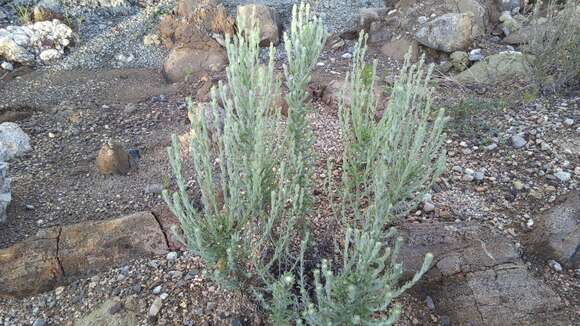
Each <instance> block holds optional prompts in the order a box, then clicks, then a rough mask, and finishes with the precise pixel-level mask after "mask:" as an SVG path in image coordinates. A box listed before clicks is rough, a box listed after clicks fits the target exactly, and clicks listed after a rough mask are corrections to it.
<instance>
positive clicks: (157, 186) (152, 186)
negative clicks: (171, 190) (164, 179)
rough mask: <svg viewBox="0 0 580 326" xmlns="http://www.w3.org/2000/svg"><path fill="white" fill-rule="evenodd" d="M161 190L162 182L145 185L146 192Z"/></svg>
mask: <svg viewBox="0 0 580 326" xmlns="http://www.w3.org/2000/svg"><path fill="white" fill-rule="evenodd" d="M161 192H163V185H162V184H160V183H154V184H150V185H147V186H146V187H145V193H146V194H160V193H161Z"/></svg>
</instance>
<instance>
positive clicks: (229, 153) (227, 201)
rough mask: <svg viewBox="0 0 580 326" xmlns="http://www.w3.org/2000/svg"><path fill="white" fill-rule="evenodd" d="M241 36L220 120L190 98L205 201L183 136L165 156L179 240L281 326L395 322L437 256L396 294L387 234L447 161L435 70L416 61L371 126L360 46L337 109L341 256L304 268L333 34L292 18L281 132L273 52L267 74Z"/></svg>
mask: <svg viewBox="0 0 580 326" xmlns="http://www.w3.org/2000/svg"><path fill="white" fill-rule="evenodd" d="M248 24H249V25H248ZM238 31H239V32H238V33H237V35H236V36H235V37H233V38H232V37H229V36H228V37H226V42H225V43H226V50H227V53H228V59H229V62H230V65H229V67H228V68H227V70H226V72H227V82H228V83H227V85H228V86H227V87H226V86H224V85H223V84H222V83H220V85H219V87H218V88H217V89H213V90H212V103H211V106H212V112H211V116H210V117H209V118H208V117H206V114H204V113H203V112H198V111H196V107H197V106H196V105H195V104H194V103H192V101H191V100H188V107H189V110H190V114H191V115H194V116H195V119H191V121H192V125H191V128H192V133H191V134H192V135H193V136H192V137H191V142H190V151H189V153H190V155H191V162H192V166H193V168H194V171H193V172H194V181H195V182H194V183H195V187H196V188H198V189H199V192H200V193H201V199H200V204H199V205H197V204H195V201H194V200H193V199H191V194H190V189H189V188H188V184H189V183H188V180H186V179H185V176H184V174H183V171H182V162H181V155H182V154H181V151H180V148H179V142H178V140H177V138H176V137H174V138H173V145H172V147H171V148H170V149H169V150H168V153H169V158H170V162H171V166H172V169H173V173H174V175H175V180H176V183H177V191H175V192H173V193H170V192H169V190H165V191H164V193H163V196H164V199H165V201H166V202H167V203H168V205H169V207H170V208H171V210H172V212H173V213H174V214H175V215H176V216H177V217H178V218H179V220H180V222H181V227H182V230H183V234H184V239H183V240H184V242H185V243H186V244H187V245H188V247H189V248H190V250H192V251H193V252H194V253H196V254H197V255H199V256H200V257H201V258H202V259H203V261H204V263H205V265H206V268H207V269H208V270H209V271H210V272H211V273H210V275H211V276H212V277H213V278H214V279H215V280H216V281H217V282H218V283H219V284H220V285H222V286H225V287H230V288H236V289H242V290H246V291H249V292H251V293H254V294H255V295H256V298H257V300H258V302H260V303H261V304H262V306H263V308H264V309H265V310H266V311H267V312H268V313H269V314H270V318H271V322H272V323H273V324H274V325H292V324H299V325H300V324H308V325H349V324H353V325H359V324H360V325H374V324H376V325H388V324H392V323H393V322H395V321H396V320H397V319H398V316H399V315H400V313H401V308H400V307H399V306H397V305H393V304H392V301H393V300H394V299H395V298H396V297H397V296H399V295H400V294H401V293H403V292H404V291H405V290H407V289H408V288H409V287H411V286H412V285H413V284H414V283H416V282H417V280H418V279H419V278H420V277H421V276H422V275H423V274H424V273H425V272H426V271H427V269H428V267H429V265H430V263H431V259H432V256H431V255H427V257H426V259H425V262H424V264H423V267H422V268H421V270H420V271H418V272H417V274H416V275H415V277H414V278H413V279H412V280H410V281H408V282H406V283H403V285H400V284H399V281H400V278H401V277H402V274H403V266H402V264H401V263H400V262H399V260H398V259H399V257H398V251H399V246H400V243H401V239H400V238H398V237H396V232H395V231H394V229H389V230H388V231H387V230H385V226H386V225H388V224H389V222H391V221H393V219H395V218H396V217H397V216H398V215H399V214H401V209H400V207H406V206H405V205H404V203H409V202H412V201H413V200H414V198H417V197H418V196H420V193H421V192H422V191H424V190H425V189H426V188H427V187H428V186H429V185H430V183H431V182H432V180H433V179H434V178H435V177H436V176H438V174H439V173H440V172H441V166H442V163H443V162H444V155H443V153H442V147H441V146H442V139H443V138H442V128H443V124H444V118H443V114H442V113H440V114H439V116H438V117H437V118H436V119H435V121H433V122H432V121H429V120H428V111H429V107H430V95H431V90H430V89H429V88H428V81H429V73H425V72H424V67H423V65H422V64H419V65H410V64H409V62H408V60H407V61H406V63H405V66H404V68H403V70H402V73H401V77H400V79H399V81H398V82H397V83H396V84H395V86H394V88H393V91H392V94H391V99H390V102H389V105H388V107H387V108H386V110H385V114H384V115H383V118H382V119H381V120H380V121H379V122H375V121H374V119H373V117H374V113H375V112H376V110H377V108H378V105H379V102H378V101H377V99H376V98H375V97H374V94H373V92H372V90H373V88H374V80H375V78H376V73H375V71H376V65H367V64H365V62H364V60H365V53H366V48H365V46H364V38H362V37H361V39H360V40H359V44H358V46H357V51H356V52H355V55H354V58H353V69H352V73H351V74H350V75H349V77H347V83H346V84H347V85H348V86H347V87H349V88H348V89H345V92H349V93H350V96H351V98H352V101H351V102H350V104H349V105H347V104H345V103H344V102H342V103H341V106H340V114H339V116H340V121H341V127H342V137H343V146H344V155H343V162H342V164H343V169H342V171H343V175H342V178H341V180H340V181H339V182H338V183H337V184H334V183H332V182H329V188H332V187H334V188H335V189H337V190H338V191H335V192H337V193H338V194H339V196H338V197H339V198H338V201H339V202H338V203H336V204H334V205H333V206H334V207H335V208H336V209H335V213H336V214H337V217H339V218H340V219H341V220H342V221H343V227H344V230H345V232H344V233H345V238H344V241H343V242H342V243H341V244H340V247H341V252H342V254H341V255H339V257H326V258H327V259H325V260H322V262H321V264H320V265H319V267H318V268H316V269H315V270H307V267H306V263H305V261H306V259H307V258H306V257H305V256H306V252H308V248H309V246H312V245H313V243H315V242H314V241H311V237H310V235H309V233H308V229H307V228H300V227H299V226H301V225H302V220H304V219H305V218H306V216H307V214H308V213H309V211H310V209H311V208H312V202H311V201H310V200H309V199H310V197H311V196H312V193H313V182H312V172H313V170H314V164H313V163H314V150H313V143H314V142H313V139H314V137H313V133H312V130H311V129H310V124H309V121H308V119H307V114H308V112H309V108H308V106H307V104H306V101H307V92H306V87H307V84H308V82H309V81H310V77H311V73H312V69H313V67H314V65H315V63H316V60H317V58H318V56H319V55H320V53H321V51H322V48H323V45H324V43H325V39H326V33H325V31H324V28H323V25H322V23H321V21H320V20H319V19H318V18H316V17H315V16H314V15H313V14H312V13H311V12H310V8H309V6H308V5H304V4H301V5H300V6H295V7H294V8H293V17H292V23H291V27H290V32H289V34H285V35H284V40H285V47H286V53H287V56H288V64H287V65H285V66H284V76H285V85H286V88H287V93H286V96H285V100H286V102H287V103H288V119H287V122H286V124H285V125H284V124H282V123H281V121H280V120H281V116H280V114H279V110H277V109H274V110H273V106H274V105H275V104H274V100H273V99H274V98H275V96H274V95H275V92H276V91H277V90H278V89H279V86H280V85H279V84H278V82H277V80H276V78H274V61H273V58H274V54H275V49H274V48H273V47H272V46H270V49H269V60H268V62H267V64H265V65H263V64H261V63H260V55H259V54H260V48H259V41H260V39H259V33H258V28H257V26H256V24H255V22H246V21H243V20H239V21H238ZM218 99H219V100H221V101H220V102H221V103H223V111H220V108H219V107H218ZM222 112H223V113H222ZM280 128H283V129H282V130H283V131H282V132H280V131H276V130H279V129H280ZM279 138H281V139H279ZM407 205H408V204H407ZM294 244H300V246H299V248H296V247H297V246H295V245H294ZM314 259H315V260H318V259H317V258H316V257H315V258H314Z"/></svg>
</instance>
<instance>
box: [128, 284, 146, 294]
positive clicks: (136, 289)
mask: <svg viewBox="0 0 580 326" xmlns="http://www.w3.org/2000/svg"><path fill="white" fill-rule="evenodd" d="M131 290H133V292H134V293H135V294H139V293H141V291H143V287H142V286H141V284H135V285H133V286H132V287H131Z"/></svg>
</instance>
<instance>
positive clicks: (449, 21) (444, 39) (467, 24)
mask: <svg viewBox="0 0 580 326" xmlns="http://www.w3.org/2000/svg"><path fill="white" fill-rule="evenodd" d="M473 16H474V15H473V13H472V12H467V13H459V14H458V13H448V14H444V15H441V16H439V17H437V18H435V19H433V20H432V21H429V22H427V23H425V24H424V25H423V26H422V27H421V28H420V29H419V31H417V33H416V34H415V39H416V40H417V41H418V42H419V43H421V44H423V45H425V46H427V47H430V48H432V49H435V50H439V51H444V52H449V53H450V52H454V51H459V50H465V49H467V48H468V47H469V46H470V44H471V42H472V41H473V31H472V29H473V26H474V25H473Z"/></svg>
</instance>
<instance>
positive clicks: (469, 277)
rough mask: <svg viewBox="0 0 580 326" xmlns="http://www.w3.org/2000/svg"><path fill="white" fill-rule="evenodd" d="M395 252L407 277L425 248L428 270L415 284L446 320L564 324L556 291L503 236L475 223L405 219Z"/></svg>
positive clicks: (421, 256) (470, 323) (487, 323)
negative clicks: (430, 256) (430, 260)
mask: <svg viewBox="0 0 580 326" xmlns="http://www.w3.org/2000/svg"><path fill="white" fill-rule="evenodd" d="M400 233H401V236H402V237H403V238H404V239H405V240H404V241H405V242H404V244H403V245H402V246H401V252H400V257H404V264H405V270H406V272H407V273H408V276H410V275H411V274H412V273H413V272H414V271H417V270H418V269H419V268H420V266H421V264H422V262H423V257H424V255H425V254H426V253H427V252H431V253H433V255H434V257H435V258H434V260H433V263H432V266H431V268H430V270H429V271H428V272H427V273H426V274H425V276H424V277H423V279H422V281H421V282H420V284H418V285H417V286H416V287H415V289H417V290H418V291H421V294H420V295H429V296H430V297H431V298H432V299H433V302H434V304H435V307H436V310H437V312H438V313H439V314H440V315H446V316H448V317H449V320H450V324H451V325H505V323H506V321H508V320H509V323H510V324H512V325H513V324H518V325H519V324H530V323H531V324H546V323H548V324H550V325H560V324H567V322H569V321H567V320H560V319H559V318H562V317H559V315H558V310H559V308H561V307H562V306H563V302H562V300H561V299H560V298H559V297H558V295H557V294H556V293H555V292H554V291H553V290H552V289H551V288H550V287H549V286H548V285H546V284H545V283H544V282H542V281H541V280H540V279H537V278H535V277H534V276H533V275H532V273H530V272H529V271H528V269H527V267H526V264H525V263H524V262H523V261H522V259H521V258H520V253H519V251H518V249H517V247H516V246H515V244H514V243H512V242H511V241H510V240H509V239H508V238H506V237H505V236H504V235H503V234H501V233H500V232H497V231H495V230H494V229H492V228H491V227H488V226H483V225H480V224H476V223H465V224H463V223H462V224H454V223H429V224H405V225H403V226H402V227H400Z"/></svg>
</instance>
